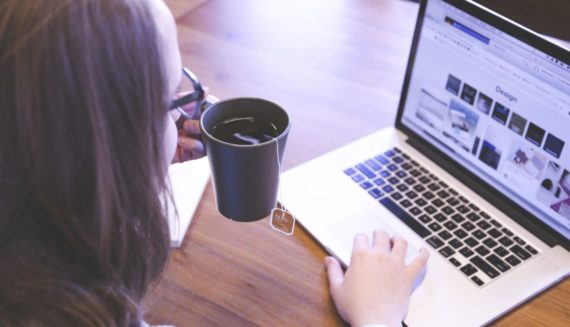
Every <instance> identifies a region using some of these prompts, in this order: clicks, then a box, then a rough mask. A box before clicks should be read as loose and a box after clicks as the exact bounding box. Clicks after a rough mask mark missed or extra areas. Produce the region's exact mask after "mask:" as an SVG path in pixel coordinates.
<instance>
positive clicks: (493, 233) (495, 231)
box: [487, 228, 503, 238]
mask: <svg viewBox="0 0 570 327" xmlns="http://www.w3.org/2000/svg"><path fill="white" fill-rule="evenodd" d="M487 234H489V235H491V236H493V237H494V238H499V237H501V235H503V233H501V232H499V230H498V229H496V228H493V229H490V230H488V231H487Z"/></svg>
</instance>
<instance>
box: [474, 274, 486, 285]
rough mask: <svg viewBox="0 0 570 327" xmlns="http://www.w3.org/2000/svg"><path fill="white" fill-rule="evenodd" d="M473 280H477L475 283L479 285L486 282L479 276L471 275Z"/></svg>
mask: <svg viewBox="0 0 570 327" xmlns="http://www.w3.org/2000/svg"><path fill="white" fill-rule="evenodd" d="M471 280H472V281H473V282H475V284H477V286H483V284H485V283H484V282H483V281H482V280H481V279H480V278H479V277H477V276H473V277H471Z"/></svg>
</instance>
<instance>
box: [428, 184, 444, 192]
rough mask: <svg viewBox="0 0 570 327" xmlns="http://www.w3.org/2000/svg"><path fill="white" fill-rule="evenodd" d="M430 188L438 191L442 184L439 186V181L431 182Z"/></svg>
mask: <svg viewBox="0 0 570 327" xmlns="http://www.w3.org/2000/svg"><path fill="white" fill-rule="evenodd" d="M428 188H429V189H430V190H431V191H432V192H436V191H438V190H439V189H441V186H439V184H437V183H431V184H429V185H428Z"/></svg>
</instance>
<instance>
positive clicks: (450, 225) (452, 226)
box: [443, 221, 457, 230]
mask: <svg viewBox="0 0 570 327" xmlns="http://www.w3.org/2000/svg"><path fill="white" fill-rule="evenodd" d="M443 226H445V228H447V229H448V230H454V229H456V228H457V225H456V224H455V223H454V222H453V221H446V222H445V223H444V224H443Z"/></svg>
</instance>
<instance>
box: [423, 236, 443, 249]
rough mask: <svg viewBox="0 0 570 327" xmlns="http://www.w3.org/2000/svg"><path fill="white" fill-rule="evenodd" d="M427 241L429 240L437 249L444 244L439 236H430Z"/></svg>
mask: <svg viewBox="0 0 570 327" xmlns="http://www.w3.org/2000/svg"><path fill="white" fill-rule="evenodd" d="M426 242H428V244H429V245H431V246H432V247H434V248H435V249H437V248H439V247H441V246H442V245H443V241H442V240H441V239H439V237H437V236H435V235H434V236H432V237H430V238H428V239H427V240H426Z"/></svg>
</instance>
